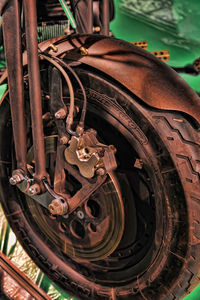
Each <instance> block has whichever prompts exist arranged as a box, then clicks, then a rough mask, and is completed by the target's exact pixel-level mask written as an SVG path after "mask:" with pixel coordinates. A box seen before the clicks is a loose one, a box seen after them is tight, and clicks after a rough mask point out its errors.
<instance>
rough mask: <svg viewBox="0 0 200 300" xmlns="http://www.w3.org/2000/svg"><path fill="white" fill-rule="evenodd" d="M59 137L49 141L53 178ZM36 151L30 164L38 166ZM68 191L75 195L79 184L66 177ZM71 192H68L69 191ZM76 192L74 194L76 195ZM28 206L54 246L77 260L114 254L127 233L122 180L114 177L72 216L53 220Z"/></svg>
mask: <svg viewBox="0 0 200 300" xmlns="http://www.w3.org/2000/svg"><path fill="white" fill-rule="evenodd" d="M56 149H57V137H56V136H49V137H46V138H45V150H46V151H45V152H46V163H47V168H48V172H49V174H53V172H54V166H55V158H56ZM33 162H34V157H33V147H32V148H31V149H30V150H29V153H28V163H29V164H31V163H32V164H34V163H33ZM66 176H67V177H66V189H68V190H69V192H70V193H72V191H73V189H74V186H75V185H76V184H77V183H76V182H73V181H74V178H71V177H70V174H68V175H66ZM67 192H68V191H67ZM73 192H74V191H73ZM26 198H27V205H28V207H29V210H30V212H31V214H32V217H33V218H34V220H35V222H36V224H37V225H38V227H39V230H41V231H42V232H43V233H44V234H45V235H46V237H47V238H48V239H50V240H51V242H52V243H53V244H54V245H56V246H57V247H59V249H60V250H61V251H63V252H64V253H65V254H66V255H68V256H70V257H72V258H73V259H77V260H83V261H84V260H87V261H98V260H102V259H104V258H106V257H107V256H109V255H110V254H112V253H113V252H114V251H115V250H116V248H117V247H118V245H119V243H120V241H121V239H122V235H123V232H124V206H123V201H122V196H121V193H120V190H119V187H118V180H117V179H116V177H115V175H114V174H112V173H110V174H108V176H107V179H106V181H105V182H104V184H103V185H102V186H101V187H100V188H99V189H98V190H97V191H96V192H94V193H93V195H92V196H91V197H90V198H89V199H87V201H85V203H83V205H82V206H81V207H78V208H77V209H76V210H75V211H74V212H73V213H72V214H70V215H66V216H55V215H54V216H53V215H51V214H50V212H49V211H48V209H46V208H44V207H42V206H40V205H39V204H38V203H37V202H36V201H35V200H33V199H32V198H30V197H28V196H26Z"/></svg>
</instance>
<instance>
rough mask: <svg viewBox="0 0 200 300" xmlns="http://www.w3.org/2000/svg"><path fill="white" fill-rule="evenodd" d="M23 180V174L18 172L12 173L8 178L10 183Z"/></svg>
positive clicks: (13, 183)
mask: <svg viewBox="0 0 200 300" xmlns="http://www.w3.org/2000/svg"><path fill="white" fill-rule="evenodd" d="M22 181H23V176H22V175H21V174H20V173H19V174H14V175H13V176H12V177H11V178H10V179H9V182H10V184H11V185H16V184H18V183H20V182H22Z"/></svg>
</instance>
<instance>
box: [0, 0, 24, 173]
mask: <svg viewBox="0 0 200 300" xmlns="http://www.w3.org/2000/svg"><path fill="white" fill-rule="evenodd" d="M3 33H4V48H5V56H6V64H7V71H8V86H9V98H10V108H11V117H12V126H13V135H14V143H15V153H16V159H17V168H18V169H21V170H22V171H23V172H24V173H26V171H27V170H26V126H25V111H24V88H23V87H24V84H23V70H22V52H21V28H20V8H19V1H18V0H10V1H9V3H8V6H7V8H6V10H5V12H4V14H3Z"/></svg>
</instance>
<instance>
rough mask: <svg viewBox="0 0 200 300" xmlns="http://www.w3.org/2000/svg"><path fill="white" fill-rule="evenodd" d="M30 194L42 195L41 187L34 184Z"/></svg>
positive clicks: (29, 190) (29, 191)
mask: <svg viewBox="0 0 200 300" xmlns="http://www.w3.org/2000/svg"><path fill="white" fill-rule="evenodd" d="M28 193H29V195H30V196H35V195H38V194H39V193H40V186H39V184H37V183H35V184H33V185H32V186H31V187H30V188H29V189H28Z"/></svg>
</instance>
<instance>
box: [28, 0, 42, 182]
mask: <svg viewBox="0 0 200 300" xmlns="http://www.w3.org/2000/svg"><path fill="white" fill-rule="evenodd" d="M24 11H25V27H26V44H27V55H28V75H29V96H30V105H31V120H32V134H33V146H34V158H35V174H34V178H35V179H36V180H37V181H41V180H42V179H44V178H46V177H47V174H46V166H45V149H44V133H43V123H42V97H41V86H40V69H39V58H38V42H37V13H36V1H35V0H24Z"/></svg>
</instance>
